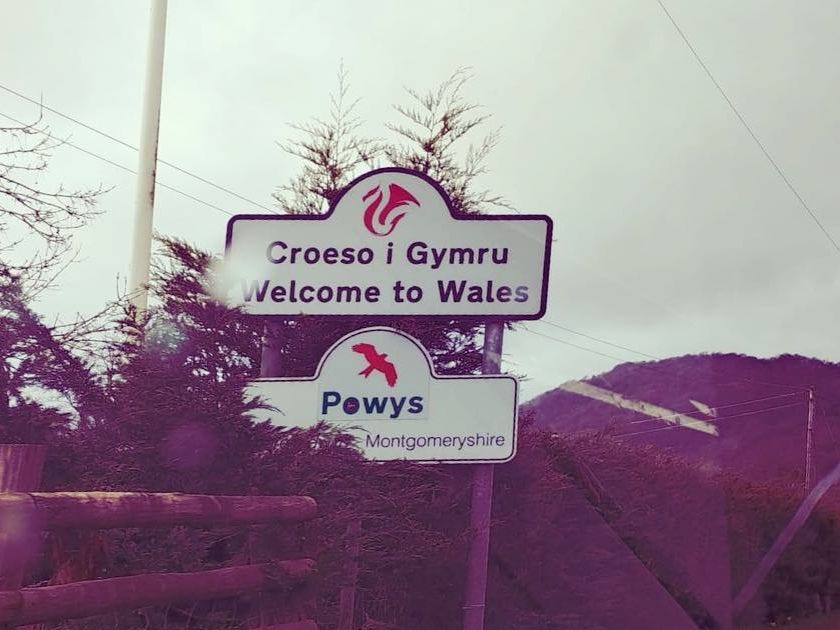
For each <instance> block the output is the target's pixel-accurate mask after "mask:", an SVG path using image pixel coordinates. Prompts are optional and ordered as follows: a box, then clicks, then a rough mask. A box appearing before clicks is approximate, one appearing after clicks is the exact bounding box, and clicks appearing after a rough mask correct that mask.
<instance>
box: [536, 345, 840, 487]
mask: <svg viewBox="0 0 840 630" xmlns="http://www.w3.org/2000/svg"><path fill="white" fill-rule="evenodd" d="M585 382H586V383H589V384H591V385H594V386H596V387H598V388H602V389H606V390H610V391H612V392H616V393H618V394H621V395H622V396H623V397H625V398H630V399H633V400H637V401H644V402H646V403H651V404H655V405H659V406H661V407H665V408H667V409H669V410H672V411H674V412H679V413H682V414H685V415H688V416H691V417H692V418H696V419H699V420H703V421H706V422H710V423H713V424H714V425H715V426H716V427H717V428H718V432H719V435H718V436H711V435H707V434H704V433H701V432H698V431H695V430H692V429H688V428H683V427H679V428H667V427H669V426H672V425H669V424H668V423H667V422H666V421H663V420H651V419H650V418H649V417H647V416H645V415H643V414H640V413H638V412H635V411H632V410H628V409H622V408H618V407H615V406H612V405H609V404H606V403H604V402H600V401H597V400H593V399H590V398H587V397H584V396H581V395H579V394H574V393H570V392H568V391H565V390H563V389H561V388H557V389H554V390H552V391H549V392H546V393H544V394H542V395H540V396H538V397H537V398H535V399H533V400H531V401H529V402H528V403H526V404H525V405H524V408H525V410H531V411H533V413H534V416H535V424H536V427H537V428H546V429H551V430H553V431H556V432H558V433H562V434H573V433H579V432H585V431H593V430H595V431H608V432H610V433H613V434H615V435H618V436H621V439H622V440H626V441H629V442H631V443H645V444H653V445H656V446H657V447H661V448H664V449H667V450H670V451H672V452H674V453H676V454H679V455H683V456H687V457H690V458H692V459H695V460H698V461H700V462H702V463H705V464H707V465H709V466H712V467H718V466H720V467H724V468H730V469H736V470H739V471H741V472H744V473H746V474H749V475H751V476H758V477H784V478H787V479H789V480H790V481H791V483H793V482H797V481H799V480H801V479H802V476H803V471H804V458H805V427H806V423H807V413H808V406H807V388H808V387H809V386H813V387H814V391H815V401H816V413H815V417H814V465H815V469H816V473H817V474H822V473H824V472H827V469H829V468H831V467H833V465H834V464H835V463H836V461H837V460H838V458H840V443H838V442H837V441H836V438H840V364H836V363H828V362H824V361H819V360H816V359H810V358H806V357H802V356H796V355H782V356H779V357H776V358H772V359H756V358H753V357H748V356H743V355H736V354H709V355H688V356H683V357H677V358H672V359H666V360H663V361H656V362H647V363H627V364H623V365H620V366H618V367H616V368H615V369H613V370H612V371H610V372H608V373H605V374H601V375H598V376H595V377H592V378H589V379H586V381H585ZM692 400H693V401H698V402H700V403H702V405H701V408H702V406H703V405H705V406H707V407H711V408H712V409H713V410H714V413H715V415H716V417H712V416H709V415H707V414H704V413H703V412H701V411H700V410H698V408H697V406H695V405H694V404H693V403H692V402H691V401H692ZM706 411H707V410H706Z"/></svg>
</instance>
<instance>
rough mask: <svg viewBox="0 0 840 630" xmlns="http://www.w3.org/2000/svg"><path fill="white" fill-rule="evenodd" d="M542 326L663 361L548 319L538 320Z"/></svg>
mask: <svg viewBox="0 0 840 630" xmlns="http://www.w3.org/2000/svg"><path fill="white" fill-rule="evenodd" d="M538 321H539V322H540V323H542V324H548V325H549V326H553V327H554V328H558V329H559V330H565V331H566V332H569V333H572V334H573V335H577V336H579V337H583V338H585V339H590V340H592V341H597V342H598V343H602V344H604V345H606V346H612V347H613V348H618V349H619V350H624V351H625V352H631V353H633V354H638V355H639V356H641V357H645V358H647V359H653V360H654V361H661V360H662V359H661V358H660V357H656V356H653V355H652V354H646V353H644V352H640V351H639V350H633V348H628V347H627V346H622V345H621V344H617V343H614V342H612V341H607V340H606V339H601V338H599V337H594V336H593V335H588V334H586V333H582V332H580V331H578V330H574V329H573V328H568V327H566V326H563V325H561V324H558V323H556V322H552V321H549V320H547V319H541V320H538Z"/></svg>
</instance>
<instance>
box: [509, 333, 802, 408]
mask: <svg viewBox="0 0 840 630" xmlns="http://www.w3.org/2000/svg"><path fill="white" fill-rule="evenodd" d="M537 322H539V323H546V324H549V325H551V326H554V327H555V328H559V329H562V330H566V331H568V332H570V333H572V334H576V335H579V336H581V337H586V338H588V339H591V340H593V341H597V342H599V343H603V344H606V345H608V346H612V347H614V348H619V349H622V350H625V351H626V352H632V353H634V354H637V355H639V356H642V357H646V358H649V359H653V360H656V361H664V360H665V359H663V358H660V357H655V356H654V355H651V354H647V353H645V352H641V351H639V350H634V349H633V348H629V347H627V346H623V345H621V344H617V343H614V342H611V341H608V340H606V339H601V338H599V337H595V336H593V335H588V334H586V333H582V332H580V331H577V330H574V329H573V328H568V327H566V326H563V325H561V324H557V323H556V322H550V321H546V320H537ZM522 329H523V330H525V331H526V332H529V333H531V334H533V335H537V336H539V337H543V338H544V339H548V340H550V341H555V342H557V343H561V344H563V345H566V346H570V347H572V348H577V349H579V350H583V351H584V352H589V353H590V354H595V355H598V356H601V357H604V358H607V359H612V360H614V361H619V362H620V363H631V362H632V361H630V360H629V359H626V358H624V357H618V356H616V355H614V354H608V353H606V352H601V351H599V350H595V349H594V348H589V347H587V346H582V345H580V344H577V343H573V342H571V341H568V340H566V339H560V338H559V337H555V336H553V335H547V334H545V333H542V332H539V331H537V330H533V329H532V328H528V327H527V326H524V325H522ZM634 365H635V366H636V367H637V368H639V369H641V370H649V371H652V372H658V373H660V374H665V375H667V376H673V373H672V372H670V371H668V370H666V369H664V368H660V367H655V366H653V365H647V364H645V363H635V364H634ZM736 382H738V383H750V384H753V385H766V386H770V387H781V388H784V389H788V390H793V392H794V393H802V392H804V391H807V389H808V388H807V387H805V386H800V385H791V384H789V383H774V382H771V381H761V380H757V379H752V378H744V377H735V378H734V379H733V380H731V381H723V382H722V383H721V384H729V383H736Z"/></svg>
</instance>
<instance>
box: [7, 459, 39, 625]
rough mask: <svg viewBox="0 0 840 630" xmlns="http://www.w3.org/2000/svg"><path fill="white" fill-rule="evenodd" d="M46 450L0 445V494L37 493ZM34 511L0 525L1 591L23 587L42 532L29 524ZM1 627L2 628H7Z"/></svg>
mask: <svg viewBox="0 0 840 630" xmlns="http://www.w3.org/2000/svg"><path fill="white" fill-rule="evenodd" d="M46 455H47V447H46V446H44V445H41V444H0V492H4V493H5V492H34V491H35V490H37V489H38V486H39V485H40V484H41V473H42V471H43V469H44V459H45V458H46ZM33 514H34V510H27V509H26V508H22V509H20V510H15V511H14V512H13V513H11V514H9V515H8V516H7V517H6V518H4V519H3V522H2V523H0V591H15V590H17V589H19V588H20V587H21V586H22V585H23V578H24V576H25V574H26V565H27V564H28V563H29V562H30V561H31V560H32V557H33V556H34V555H35V551H36V547H37V543H38V539H39V536H40V529H39V528H38V527H37V525H36V524H35V523H32V522H30V521H31V518H32V515H33ZM6 627H7V626H5V624H0V628H3V629H4V628H6Z"/></svg>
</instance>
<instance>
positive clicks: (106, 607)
mask: <svg viewBox="0 0 840 630" xmlns="http://www.w3.org/2000/svg"><path fill="white" fill-rule="evenodd" d="M312 569H313V563H312V561H310V560H285V561H280V562H276V563H273V564H265V565H257V564H249V565H243V566H238V567H228V568H225V569H214V570H210V571H199V572H196V573H150V574H145V575H128V576H125V577H115V578H105V579H102V580H89V581H85V582H74V583H72V584H58V585H55V586H40V587H37V588H22V589H19V590H17V591H6V592H0V622H4V623H9V624H15V625H20V624H25V623H39V622H42V621H52V620H55V619H68V618H73V617H89V616H91V615H99V614H103V613H108V612H114V611H118V610H131V609H133V608H142V607H143V606H155V605H159V604H167V603H170V602H172V603H174V602H182V601H190V600H199V599H216V598H221V597H233V596H236V595H244V594H246V593H249V592H252V591H260V590H266V589H270V588H273V587H275V586H277V585H283V584H284V583H285V584H292V583H295V582H298V581H299V580H302V579H304V578H306V577H307V576H309V575H310V574H311V573H312Z"/></svg>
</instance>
